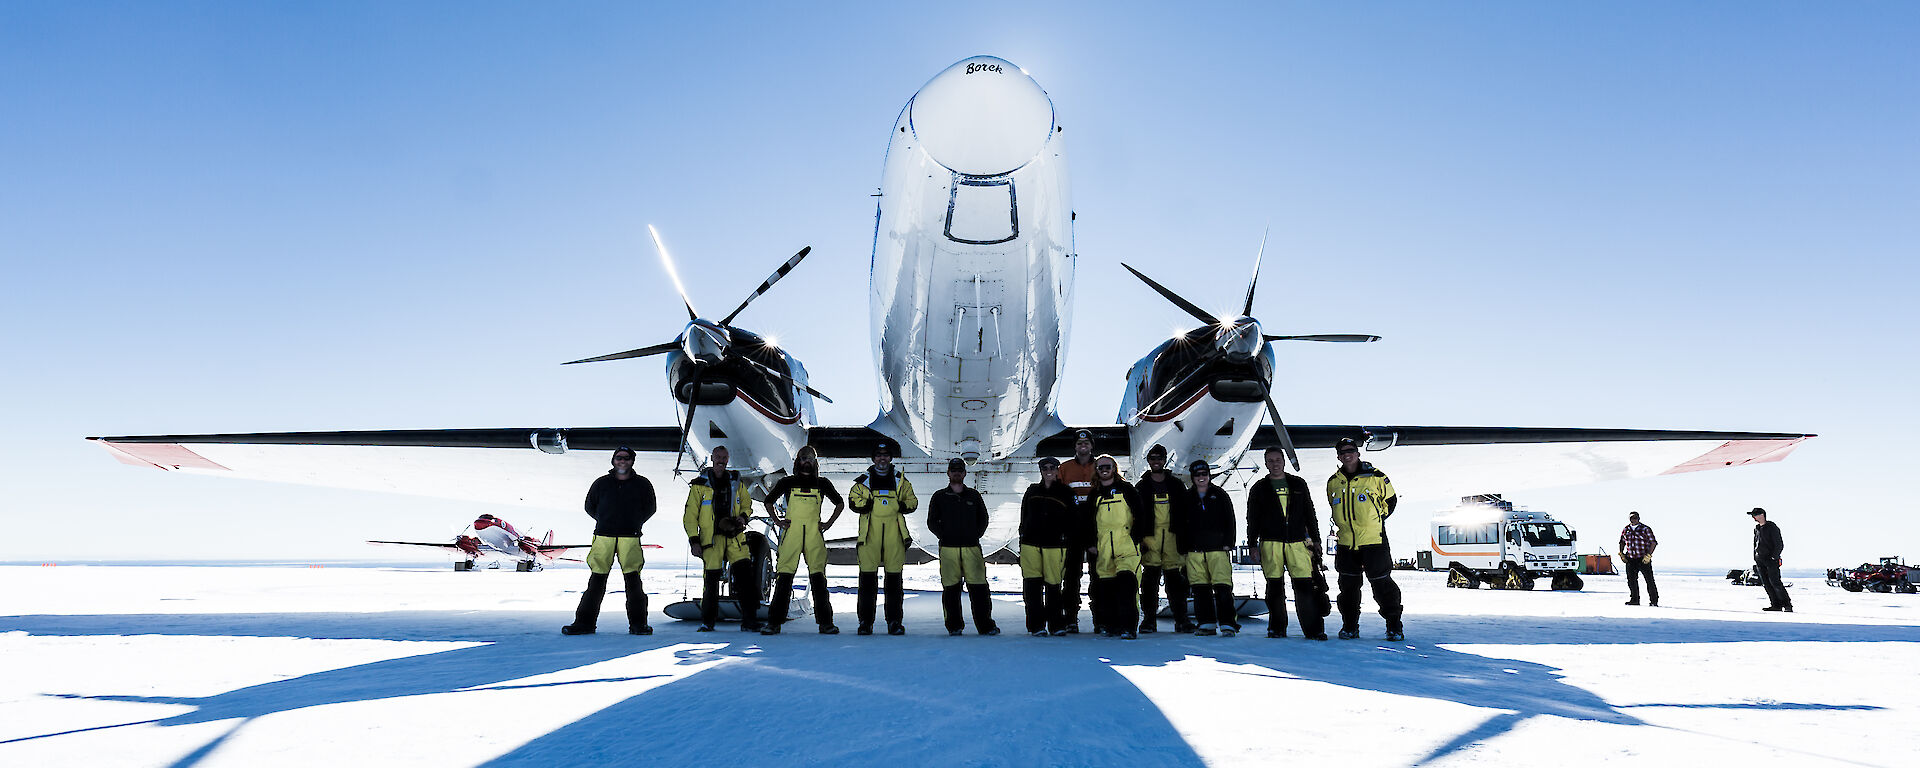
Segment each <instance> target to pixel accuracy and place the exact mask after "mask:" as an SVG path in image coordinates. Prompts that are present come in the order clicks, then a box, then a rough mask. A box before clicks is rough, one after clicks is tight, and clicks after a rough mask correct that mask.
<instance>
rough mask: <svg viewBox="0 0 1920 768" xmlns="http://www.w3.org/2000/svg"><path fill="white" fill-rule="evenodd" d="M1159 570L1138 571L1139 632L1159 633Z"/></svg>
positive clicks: (1145, 569)
mask: <svg viewBox="0 0 1920 768" xmlns="http://www.w3.org/2000/svg"><path fill="white" fill-rule="evenodd" d="M1159 618H1160V569H1159V568H1158V567H1156V566H1151V565H1149V566H1146V567H1144V568H1141V569H1140V632H1141V633H1142V634H1145V633H1148V632H1158V631H1160V622H1159Z"/></svg>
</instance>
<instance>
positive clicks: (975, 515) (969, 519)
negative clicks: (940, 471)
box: [927, 485, 987, 547]
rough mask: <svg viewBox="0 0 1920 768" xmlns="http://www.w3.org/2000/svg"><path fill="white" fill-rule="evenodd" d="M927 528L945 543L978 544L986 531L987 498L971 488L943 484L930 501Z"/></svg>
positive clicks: (945, 544)
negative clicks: (955, 487)
mask: <svg viewBox="0 0 1920 768" xmlns="http://www.w3.org/2000/svg"><path fill="white" fill-rule="evenodd" d="M927 530H928V531H931V532H932V533H933V535H934V537H935V538H937V539H939V540H940V546H943V547H977V546H980V536H981V535H982V534H984V533H986V532H987V502H986V500H985V499H982V498H980V492H979V491H976V490H974V489H972V488H961V489H960V490H959V491H955V490H953V488H952V487H951V486H944V485H943V486H941V487H940V490H937V491H934V492H933V498H932V499H930V500H928V501H927Z"/></svg>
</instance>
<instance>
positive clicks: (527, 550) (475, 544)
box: [367, 515, 587, 572]
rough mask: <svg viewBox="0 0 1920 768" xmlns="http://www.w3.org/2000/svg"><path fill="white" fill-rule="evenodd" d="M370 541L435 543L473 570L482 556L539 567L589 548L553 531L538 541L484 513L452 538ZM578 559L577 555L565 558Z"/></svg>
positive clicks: (517, 566) (457, 564)
mask: <svg viewBox="0 0 1920 768" xmlns="http://www.w3.org/2000/svg"><path fill="white" fill-rule="evenodd" d="M367 543H368V544H393V545H398V546H404V547H433V548H434V549H439V550H444V551H447V552H450V553H453V554H454V555H455V556H457V557H459V558H460V559H458V560H455V561H453V569H454V570H456V571H471V570H474V564H475V563H476V562H478V561H479V560H480V559H481V558H486V559H487V560H488V561H489V562H488V565H487V567H489V568H498V567H500V564H501V563H503V562H508V561H511V562H512V563H513V564H514V566H513V569H514V570H516V571H523V572H524V571H538V570H541V569H542V568H543V567H544V566H542V564H541V562H540V560H541V559H542V558H545V559H546V560H547V561H549V562H551V561H552V560H553V559H554V558H555V557H557V556H559V555H561V554H564V553H566V552H568V551H570V550H575V549H586V548H587V545H585V544H554V543H553V531H547V533H546V535H545V536H542V537H540V540H539V541H534V540H533V538H532V537H530V536H523V535H521V534H520V531H519V530H517V529H515V528H514V527H513V524H512V523H509V522H507V521H505V520H502V519H500V518H498V517H494V516H493V515H481V516H479V517H478V518H475V519H474V521H473V524H472V525H469V526H467V529H466V530H464V531H461V532H460V534H459V535H458V536H455V537H453V541H451V542H430V541H369V542H367ZM565 559H569V560H572V559H575V558H565Z"/></svg>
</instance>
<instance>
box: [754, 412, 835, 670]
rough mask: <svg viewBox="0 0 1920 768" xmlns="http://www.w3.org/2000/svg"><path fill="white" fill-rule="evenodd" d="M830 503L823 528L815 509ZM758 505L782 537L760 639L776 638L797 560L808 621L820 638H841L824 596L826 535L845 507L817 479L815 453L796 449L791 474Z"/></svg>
mask: <svg viewBox="0 0 1920 768" xmlns="http://www.w3.org/2000/svg"><path fill="white" fill-rule="evenodd" d="M783 499H784V500H785V501H786V506H787V513H786V515H785V516H782V515H781V514H780V512H779V510H778V509H777V508H775V506H774V505H775V504H776V503H777V502H780V501H781V500H783ZM829 501H831V502H833V516H832V517H829V518H827V522H825V523H824V524H823V523H821V522H820V508H821V507H824V506H826V503H827V502H829ZM762 503H763V504H765V505H766V508H767V516H768V517H771V518H773V519H774V523H775V524H776V525H779V526H780V527H781V528H783V529H785V531H786V532H785V533H782V534H781V535H780V555H779V560H778V561H777V562H776V563H775V564H774V577H773V603H772V604H770V605H768V606H767V628H766V629H762V630H760V634H763V635H777V634H780V625H781V624H785V623H786V621H787V603H789V602H792V601H793V575H794V574H795V573H798V572H799V570H800V556H801V555H802V554H805V555H806V556H807V588H808V590H809V591H808V593H807V594H809V595H811V596H812V597H813V620H814V622H815V623H817V624H819V625H820V634H823V635H837V634H840V628H839V627H836V626H834V625H833V603H832V600H831V598H830V597H829V596H828V594H827V539H826V531H827V529H828V528H832V527H833V522H834V521H835V520H839V519H840V511H841V510H843V509H846V506H847V505H846V502H844V501H841V499H840V492H839V491H836V490H834V489H833V481H831V480H828V479H826V478H824V477H821V476H820V454H819V452H817V451H815V450H814V449H813V446H811V445H807V446H801V448H800V452H799V453H798V454H796V455H795V456H794V457H793V474H791V475H787V476H786V477H783V478H780V482H777V483H774V484H773V490H772V491H769V492H768V493H767V498H766V500H765V501H764V502H762Z"/></svg>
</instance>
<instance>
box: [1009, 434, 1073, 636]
mask: <svg viewBox="0 0 1920 768" xmlns="http://www.w3.org/2000/svg"><path fill="white" fill-rule="evenodd" d="M1073 520H1074V498H1073V489H1072V488H1070V487H1068V486H1067V484H1066V483H1063V482H1060V460H1059V459H1056V458H1053V457H1052V456H1048V457H1045V458H1042V459H1041V460H1040V482H1037V483H1034V484H1032V485H1029V486H1027V494H1026V496H1024V497H1022V498H1021V499H1020V584H1021V588H1022V594H1023V596H1024V598H1025V600H1024V602H1025V603H1026V607H1027V632H1028V634H1031V635H1033V636H1034V637H1044V636H1047V635H1052V636H1054V637H1062V636H1065V635H1066V634H1067V611H1066V596H1065V595H1063V594H1062V593H1061V587H1060V584H1061V582H1062V581H1063V580H1064V577H1065V575H1066V570H1067V568H1066V566H1067V531H1068V529H1069V528H1070V527H1071V526H1072V525H1073Z"/></svg>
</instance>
